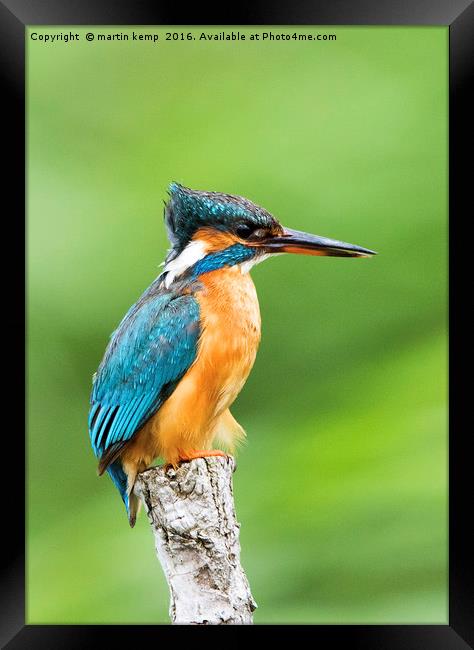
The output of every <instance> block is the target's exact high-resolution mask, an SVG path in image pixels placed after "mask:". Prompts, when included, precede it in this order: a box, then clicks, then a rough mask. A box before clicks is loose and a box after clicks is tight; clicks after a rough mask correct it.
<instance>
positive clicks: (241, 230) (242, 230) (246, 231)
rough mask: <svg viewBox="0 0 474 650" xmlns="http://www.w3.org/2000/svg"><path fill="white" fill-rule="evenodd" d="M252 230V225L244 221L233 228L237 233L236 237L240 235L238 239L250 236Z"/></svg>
mask: <svg viewBox="0 0 474 650" xmlns="http://www.w3.org/2000/svg"><path fill="white" fill-rule="evenodd" d="M253 231H254V228H253V227H252V226H249V225H248V224H246V223H241V224H240V225H239V226H237V228H236V229H235V234H236V235H237V237H240V239H248V238H249V237H251V235H252V233H253Z"/></svg>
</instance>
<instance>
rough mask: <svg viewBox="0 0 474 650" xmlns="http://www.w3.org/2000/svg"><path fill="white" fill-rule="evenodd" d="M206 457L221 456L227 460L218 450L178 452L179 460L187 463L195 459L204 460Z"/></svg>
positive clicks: (223, 453)
mask: <svg viewBox="0 0 474 650" xmlns="http://www.w3.org/2000/svg"><path fill="white" fill-rule="evenodd" d="M207 456H223V457H224V458H227V457H228V455H227V454H226V453H225V452H224V451H221V450H220V449H199V450H198V449H191V450H190V451H182V450H181V449H180V450H179V460H180V461H188V460H194V459H195V458H206V457H207Z"/></svg>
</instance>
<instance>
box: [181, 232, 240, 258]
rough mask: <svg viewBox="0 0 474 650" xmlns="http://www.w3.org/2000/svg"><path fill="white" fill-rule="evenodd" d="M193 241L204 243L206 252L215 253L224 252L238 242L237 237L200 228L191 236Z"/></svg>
mask: <svg viewBox="0 0 474 650" xmlns="http://www.w3.org/2000/svg"><path fill="white" fill-rule="evenodd" d="M193 240H199V241H202V242H204V243H205V245H206V249H207V252H209V253H215V252H216V251H221V250H224V248H228V247H229V246H232V245H233V244H235V243H236V242H238V241H240V240H239V239H238V238H237V237H235V236H234V235H232V234H231V233H228V232H221V231H220V230H215V229H214V228H200V229H199V230H197V231H196V232H195V233H194V235H193Z"/></svg>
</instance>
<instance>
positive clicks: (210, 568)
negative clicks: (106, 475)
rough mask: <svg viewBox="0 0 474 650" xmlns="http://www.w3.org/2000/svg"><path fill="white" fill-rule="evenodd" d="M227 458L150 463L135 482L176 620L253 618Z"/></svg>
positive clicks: (233, 621) (206, 621)
mask: <svg viewBox="0 0 474 650" xmlns="http://www.w3.org/2000/svg"><path fill="white" fill-rule="evenodd" d="M234 470H235V461H234V459H233V458H232V457H229V458H223V457H218V456H215V457H211V456H210V457H207V458H198V459H196V460H193V461H191V462H189V463H183V464H182V465H181V466H180V467H179V468H178V469H177V470H174V469H171V468H169V469H167V470H166V469H165V468H164V467H153V468H152V469H149V470H147V471H146V472H142V473H141V474H140V475H139V476H138V477H137V481H136V484H135V491H136V493H137V494H138V495H139V496H140V497H141V498H142V500H143V503H144V504H145V508H146V511H147V514H148V518H149V521H150V524H151V527H152V530H153V534H154V536H155V547H156V552H157V555H158V559H159V561H160V562H161V565H162V567H163V570H164V573H165V576H166V579H167V581H168V585H169V588H170V594H171V603H170V617H171V621H172V622H173V623H178V624H189V625H226V624H227V625H228V624H242V623H243V624H249V623H252V612H253V611H254V610H255V608H256V606H257V605H256V603H255V601H254V600H253V598H252V594H251V593H250V587H249V583H248V581H247V578H246V576H245V573H244V571H243V569H242V566H241V564H240V544H239V528H240V525H239V523H238V522H237V520H236V518H235V509H234V498H233V494H232V473H233V472H234Z"/></svg>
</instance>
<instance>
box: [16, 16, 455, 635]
mask: <svg viewBox="0 0 474 650" xmlns="http://www.w3.org/2000/svg"><path fill="white" fill-rule="evenodd" d="M93 29H94V31H95V32H96V33H97V32H99V31H100V32H102V33H105V32H108V33H114V32H117V31H118V29H120V31H122V32H124V31H125V30H124V29H122V28H117V29H115V28H98V27H94V28H93ZM203 29H204V28H203ZM203 29H201V28H199V29H195V30H193V31H194V32H195V33H198V34H199V33H200V32H201V31H203ZM283 29H285V30H286V31H289V32H294V31H295V30H294V29H293V28H283ZM283 29H282V28H279V29H278V31H283ZM90 30H91V28H80V29H78V28H76V27H74V28H73V31H79V32H80V33H81V34H82V37H84V34H85V32H86V31H90ZM181 30H182V28H180V29H179V31H181ZM314 30H317V31H330V32H335V33H336V34H337V42H335V43H334V42H324V43H321V42H319V43H314V42H313V43H294V42H283V43H267V42H265V43H261V42H255V43H250V42H246V43H230V44H229V43H215V42H213V43H204V42H199V41H196V42H192V43H189V42H184V43H183V42H172V43H168V42H163V41H162V40H161V41H160V42H159V44H158V45H156V44H155V45H153V44H150V43H143V42H142V43H131V42H126V41H124V42H108V43H98V42H97V41H95V42H93V43H87V42H86V41H85V40H84V41H81V42H79V43H57V44H55V45H54V46H53V45H45V44H44V43H39V42H32V41H30V40H28V319H29V328H28V334H29V344H28V376H29V380H28V381H29V390H28V395H29V405H28V406H29V408H28V421H29V426H28V485H27V494H28V503H27V506H28V521H27V526H28V539H27V556H28V567H27V568H28V571H27V593H28V612H27V616H28V621H29V622H30V623H101V622H103V623H154V622H166V621H167V620H168V616H167V609H168V594H167V587H166V584H165V581H164V578H163V576H162V573H161V569H160V567H159V565H158V563H157V561H156V559H155V555H154V548H153V541H152V536H151V533H150V531H149V529H148V523H147V521H146V517H144V516H143V514H142V515H141V516H140V518H139V521H138V524H137V527H136V528H135V529H134V530H133V531H132V530H130V529H129V527H128V524H127V520H126V517H125V512H124V510H123V505H122V502H121V500H120V498H119V496H118V495H117V493H116V491H115V489H114V487H113V485H112V483H111V482H110V481H109V479H108V478H107V477H104V478H102V479H100V480H99V479H98V478H97V475H96V461H95V459H94V456H93V454H92V451H91V449H90V447H89V440H88V433H87V422H86V421H87V412H88V399H89V391H90V388H91V377H92V374H93V372H94V371H95V370H96V367H97V365H98V363H99V361H100V359H101V356H102V353H103V351H104V348H105V346H106V343H107V340H108V336H109V334H110V333H111V331H112V330H113V329H114V328H115V326H116V325H117V323H118V322H119V321H120V319H121V318H122V316H123V314H124V313H125V311H126V310H127V309H128V307H129V306H130V304H132V303H133V302H134V301H135V300H136V298H137V297H138V296H139V295H140V293H141V292H142V291H143V289H144V288H145V287H146V286H147V285H148V284H149V283H150V282H151V280H152V279H153V278H154V277H155V276H156V275H157V274H158V272H159V267H158V264H159V263H160V262H161V261H162V259H163V257H164V254H165V250H166V248H167V242H166V238H165V232H164V228H163V225H162V200H163V199H165V198H166V187H167V185H168V183H169V182H170V181H171V180H176V181H178V182H182V183H184V184H185V185H188V186H190V187H193V188H196V189H209V190H217V191H224V192H230V193H235V194H241V195H244V196H247V197H249V198H251V199H253V200H254V201H256V202H257V203H259V204H261V205H263V206H265V207H266V208H267V209H269V210H270V211H271V212H273V213H274V214H275V215H276V216H277V217H278V218H280V219H281V220H282V222H283V223H286V224H287V225H288V226H290V227H294V228H298V229H301V230H308V231H312V232H315V233H317V234H321V235H326V236H329V237H335V238H338V239H343V240H345V241H349V242H352V243H356V244H360V245H363V246H368V247H369V248H373V249H375V250H377V251H379V255H378V256H377V257H376V258H374V259H371V260H357V259H356V260H347V259H335V258H309V257H296V256H290V255H288V256H282V257H279V258H277V259H276V260H272V261H269V262H266V263H264V264H262V265H261V266H259V267H257V268H256V269H255V271H253V276H254V279H255V283H256V285H257V290H258V293H259V296H260V303H261V311H262V320H263V340H262V345H261V348H260V351H259V355H258V358H257V362H256V365H255V367H254V370H253V373H252V375H251V377H250V379H249V381H248V382H247V384H246V386H245V388H244V390H243V392H242V394H241V396H240V397H239V398H238V400H237V402H236V403H235V405H234V409H233V412H234V415H235V416H236V417H237V419H238V420H239V421H240V422H241V423H242V424H243V426H244V427H245V428H246V429H247V432H248V442H247V444H246V445H245V446H244V447H243V449H242V450H241V451H240V453H239V456H238V464H239V466H238V470H237V473H236V475H235V478H234V485H235V496H236V506H237V513H238V517H239V519H240V521H241V523H242V531H241V542H242V556H243V564H244V566H245V568H246V570H247V572H248V576H249V579H250V583H251V585H252V590H253V592H254V596H255V598H256V600H257V602H258V604H259V609H258V610H257V612H256V617H255V619H256V621H257V622H280V623H296V622H307V623H411V622H419V623H435V622H437V623H441V622H446V620H447V424H446V396H447V387H446V370H447V368H446V365H447V343H446V339H447V336H446V331H447V325H446V315H447V307H446V302H447V301H446V291H447V288H446V276H447V268H446V264H447V246H446V242H447V226H446V222H447V125H446V119H447V38H448V35H447V29H446V28H413V27H410V28H400V27H398V28H341V27H337V28H331V29H328V28H326V29H324V30H323V29H322V28H309V27H305V28H301V29H300V28H298V31H302V32H308V31H314ZM29 31H30V32H31V31H33V28H30V30H29ZM34 31H36V32H42V33H51V32H57V31H65V29H64V28H62V29H61V30H58V29H57V28H50V27H48V28H41V29H38V28H34ZM143 31H146V32H151V31H152V29H151V28H143ZM158 31H159V32H160V35H161V37H163V34H164V32H165V31H166V30H165V29H161V28H160V29H159V30H158ZM185 31H188V30H187V29H185ZM207 31H211V29H210V28H207ZM212 31H214V32H218V31H220V30H219V29H213V30H212ZM241 31H242V28H241ZM247 31H256V29H255V28H252V29H248V30H247Z"/></svg>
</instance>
